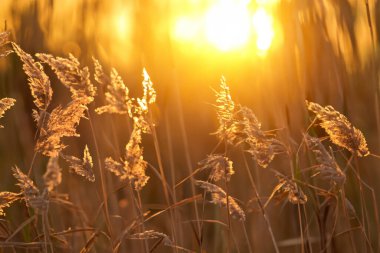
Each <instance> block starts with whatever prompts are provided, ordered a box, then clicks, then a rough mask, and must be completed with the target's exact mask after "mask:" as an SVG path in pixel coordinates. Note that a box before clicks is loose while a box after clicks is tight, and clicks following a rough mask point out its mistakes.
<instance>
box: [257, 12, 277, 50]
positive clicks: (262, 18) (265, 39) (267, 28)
mask: <svg viewBox="0 0 380 253" xmlns="http://www.w3.org/2000/svg"><path fill="white" fill-rule="evenodd" d="M252 20H253V28H254V32H255V35H256V46H257V49H259V50H260V51H266V50H268V49H269V48H270V46H271V44H272V40H273V37H274V27H273V20H272V17H271V16H270V15H269V14H268V12H267V11H266V10H265V9H264V8H259V9H258V10H256V11H255V13H254V14H253V19H252Z"/></svg>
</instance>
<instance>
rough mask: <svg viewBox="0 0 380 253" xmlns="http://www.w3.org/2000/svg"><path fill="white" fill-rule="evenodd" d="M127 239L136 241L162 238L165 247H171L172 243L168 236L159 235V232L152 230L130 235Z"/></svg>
mask: <svg viewBox="0 0 380 253" xmlns="http://www.w3.org/2000/svg"><path fill="white" fill-rule="evenodd" d="M128 238H129V239H137V240H145V239H160V238H163V240H164V244H165V245H171V244H172V241H171V240H170V238H169V236H168V235H166V234H164V233H161V232H157V231H154V230H146V231H144V232H141V233H136V234H132V235H130V236H129V237H128Z"/></svg>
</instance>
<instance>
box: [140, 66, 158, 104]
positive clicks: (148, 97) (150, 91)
mask: <svg viewBox="0 0 380 253" xmlns="http://www.w3.org/2000/svg"><path fill="white" fill-rule="evenodd" d="M143 78H144V79H143V81H142V85H143V89H144V95H143V100H145V101H146V103H147V104H149V105H151V104H154V103H155V102H156V98H157V94H156V90H155V89H154V88H153V83H152V81H151V79H150V76H149V75H148V72H147V71H146V69H145V68H143Z"/></svg>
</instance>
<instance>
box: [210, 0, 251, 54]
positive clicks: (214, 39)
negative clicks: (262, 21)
mask: <svg viewBox="0 0 380 253" xmlns="http://www.w3.org/2000/svg"><path fill="white" fill-rule="evenodd" d="M204 25H205V27H204V29H205V37H206V39H207V41H208V42H209V43H211V44H212V45H214V46H215V47H217V48H218V49H220V50H222V51H228V50H232V49H236V48H239V47H242V46H243V45H245V44H246V43H247V42H248V40H249V35H250V16H249V11H248V9H247V6H246V3H244V2H242V3H238V4H236V3H235V2H234V1H221V2H219V3H217V4H215V5H214V6H212V7H211V8H210V9H209V10H208V11H207V12H206V14H205V21H204Z"/></svg>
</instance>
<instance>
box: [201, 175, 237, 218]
mask: <svg viewBox="0 0 380 253" xmlns="http://www.w3.org/2000/svg"><path fill="white" fill-rule="evenodd" d="M195 185H197V186H199V187H200V188H202V189H204V190H206V191H207V192H209V193H211V203H213V204H217V205H220V206H223V207H225V206H227V194H226V192H225V191H224V190H223V189H222V188H220V187H219V186H217V185H215V184H211V183H208V182H205V181H201V180H196V181H195ZM228 202H229V211H230V214H231V216H232V217H234V218H236V219H238V220H240V221H245V213H244V211H243V209H241V207H240V206H239V204H238V203H237V202H236V201H235V199H234V198H232V197H231V196H228Z"/></svg>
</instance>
